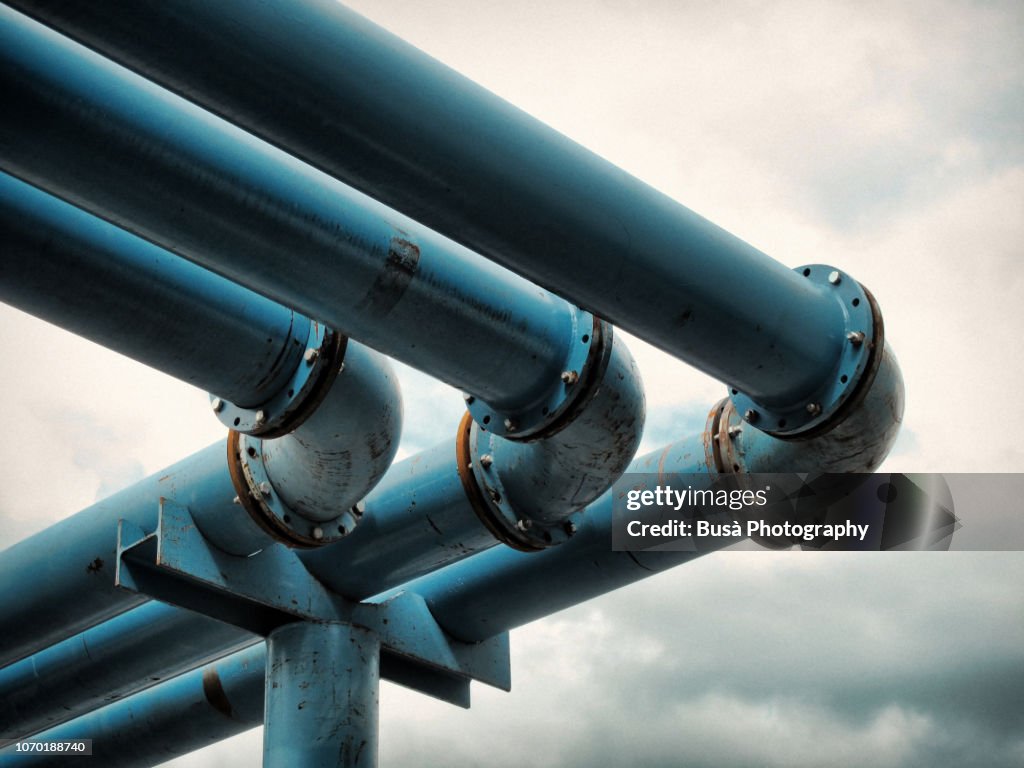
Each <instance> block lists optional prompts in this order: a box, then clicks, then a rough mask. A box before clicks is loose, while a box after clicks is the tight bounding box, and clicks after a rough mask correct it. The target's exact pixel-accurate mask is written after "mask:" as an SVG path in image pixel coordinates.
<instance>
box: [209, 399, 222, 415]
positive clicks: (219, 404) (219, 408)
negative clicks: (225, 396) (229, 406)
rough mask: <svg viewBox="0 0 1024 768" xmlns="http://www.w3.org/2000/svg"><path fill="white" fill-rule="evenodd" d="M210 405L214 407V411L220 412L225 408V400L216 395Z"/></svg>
mask: <svg viewBox="0 0 1024 768" xmlns="http://www.w3.org/2000/svg"><path fill="white" fill-rule="evenodd" d="M210 407H211V408H213V412H214V413H220V412H221V411H223V410H224V401H223V400H221V399H220V398H219V397H215V398H213V400H211V401H210Z"/></svg>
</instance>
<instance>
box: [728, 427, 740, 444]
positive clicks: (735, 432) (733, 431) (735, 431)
mask: <svg viewBox="0 0 1024 768" xmlns="http://www.w3.org/2000/svg"><path fill="white" fill-rule="evenodd" d="M728 431H729V437H731V438H732V439H734V440H735V439H736V438H737V437H738V436H739V434H740V432H742V431H743V427H740V426H737V425H735V424H734V425H733V426H731V427H729V430H728Z"/></svg>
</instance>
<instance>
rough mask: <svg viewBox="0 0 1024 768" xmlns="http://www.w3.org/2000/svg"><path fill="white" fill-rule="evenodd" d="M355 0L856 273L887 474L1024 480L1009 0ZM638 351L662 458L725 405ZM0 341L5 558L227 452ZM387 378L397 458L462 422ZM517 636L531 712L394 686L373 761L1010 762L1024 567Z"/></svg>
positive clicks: (229, 751) (788, 574)
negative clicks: (868, 312) (398, 410)
mask: <svg viewBox="0 0 1024 768" xmlns="http://www.w3.org/2000/svg"><path fill="white" fill-rule="evenodd" d="M350 5H352V6H353V7H355V8H356V9H357V10H360V11H361V12H363V13H365V14H367V15H369V16H370V17H371V18H372V19H374V20H375V21H377V22H378V23H380V24H382V25H383V26H385V27H387V28H388V29H391V30H392V31H394V32H396V33H398V34H399V35H401V36H403V37H405V38H406V39H407V40H409V41H410V42H412V43H414V44H415V45H417V46H419V47H421V48H423V49H424V50H426V51H427V52H429V53H431V54H432V55H434V56H436V57H438V58H440V59H441V60H443V61H445V62H446V63H448V64H450V65H451V66H453V67H455V68H456V69H458V70H459V71H461V72H463V73H464V74H466V75H468V76H469V77H471V78H473V79H475V80H477V81H478V82H480V83H481V84H483V85H485V86H486V87H488V88H490V89H492V90H493V91H495V92H497V93H498V94H499V95H501V96H503V97H505V98H507V99H508V100H510V101H512V102H513V103H515V104H517V105H518V106H520V107H522V108H524V109H525V110H527V111H528V112H530V113H532V114H534V115H536V116H537V117H539V118H540V119H542V120H544V121H545V122H547V123H548V124H550V125H552V126H554V127H555V128H557V129H558V130H560V131H562V132H564V133H566V134H567V135H569V136H570V137H572V138H574V139H575V140H577V141H579V142H580V143H582V144H584V145H586V146H587V147H589V148H591V149H593V150H595V151H596V152H598V153H599V154H601V155H603V156H604V157H606V158H608V159H610V160H611V161H613V162H615V163H616V164H618V165H620V166H622V167H623V168H625V169H627V170H628V171H630V172H631V173H633V174H635V175H637V176H638V177H640V178H642V179H644V180H645V181H647V182H648V183H650V184H652V185H654V186H655V187H657V188H659V189H661V190H663V191H664V192H666V193H668V194H670V195H671V196H673V197H675V198H676V199H678V200H679V201H681V202H683V203H684V204H686V205H688V206H690V207H691V208H693V209H694V210H696V211H697V212H699V213H701V214H702V215H704V216H706V217H708V218H710V219H711V220H712V221H715V222H716V223H718V224H720V225H722V226H724V227H725V228H727V229H729V230H731V231H732V232H734V233H735V234H737V235H739V236H740V237H742V238H744V239H745V240H747V241H749V242H751V243H753V244H754V245H755V246H757V247H759V248H760V249H762V250H764V251H766V252H768V253H769V254H771V255H773V256H774V257H775V258H777V259H779V260H781V261H783V262H784V263H786V264H789V265H791V266H796V265H798V264H803V263H812V262H828V263H832V264H835V265H837V266H839V267H841V268H842V269H844V270H847V271H848V272H850V273H851V274H853V275H854V276H855V277H857V278H858V279H859V280H861V281H862V282H863V283H865V284H866V285H867V286H868V287H869V288H870V289H871V290H872V291H873V292H874V293H875V295H876V296H877V298H878V300H879V302H880V303H881V306H882V309H883V312H884V314H885V322H886V335H887V339H888V341H889V342H890V343H891V345H892V347H893V348H894V350H895V351H896V353H897V355H898V356H899V358H900V360H901V363H902V365H903V370H904V376H905V379H906V382H907V393H908V394H907V413H906V420H905V423H904V429H903V433H902V436H901V438H900V440H899V442H898V443H897V446H896V449H895V450H894V452H893V454H892V455H891V456H890V459H889V460H888V462H887V463H886V465H885V467H884V469H887V470H890V471H914V472H993V471H995V472H1017V471H1019V470H1020V467H1021V463H1022V458H1024V449H1022V448H1021V444H1020V442H1018V441H1017V440H1016V438H1017V433H1016V429H1017V427H1018V425H1019V424H1020V419H1019V417H1018V416H1017V411H1018V404H1017V402H1016V397H1018V396H1019V395H1020V394H1021V392H1022V387H1021V384H1020V382H1021V380H1022V377H1024V364H1022V361H1024V356H1022V354H1021V352H1020V349H1021V346H1022V341H1021V334H1022V327H1024V323H1022V320H1024V309H1022V306H1024V303H1022V302H1021V300H1020V299H1021V296H1022V295H1024V290H1022V289H1024V278H1022V277H1021V275H1022V273H1021V270H1020V268H1019V263H1020V257H1021V252H1022V245H1021V244H1022V243H1024V135H1022V127H1024V119H1022V117H1024V115H1022V111H1024V88H1022V85H1024V83H1022V75H1024V55H1022V53H1021V51H1024V39H1022V38H1024V34H1022V32H1024V6H1022V5H1021V4H1020V3H1016V2H1006V3H983V2H917V3H893V2H877V3H876V2H848V3H839V2H831V3H828V2H806V3H799V2H794V3H787V2H765V3H758V2H740V1H738V0H730V2H725V3H723V2H671V1H669V0H665V1H663V2H662V1H655V0H637V1H636V2H596V1H595V2H568V1H567V0H546V1H545V2H514V3H513V2H507V0H503V1H502V2H491V1H489V0H488V1H487V2H467V1H466V0H453V1H452V2H446V3H440V2H423V1H422V0H420V1H419V2H412V1H409V2H398V1H394V0H374V1H373V2H370V0H359V1H358V2H353V3H350ZM630 346H631V349H632V350H633V351H634V353H635V354H636V355H637V357H638V359H639V362H640V365H641V369H642V373H643V375H644V378H645V382H646V385H647V392H648V403H649V406H650V407H649V414H648V428H647V434H646V436H645V441H644V449H645V450H649V449H653V448H656V447H658V446H660V445H663V444H665V443H667V442H670V441H671V440H673V439H676V438H678V437H681V436H683V435H685V434H688V433H690V432H692V431H694V430H695V429H699V428H700V427H701V426H702V422H703V418H704V414H706V412H707V409H708V407H709V406H710V404H711V403H712V402H713V401H714V400H716V399H717V398H719V397H721V396H722V394H723V393H724V390H723V387H722V385H720V384H718V383H717V382H714V381H711V380H709V379H707V378H706V377H704V376H702V375H700V374H697V373H695V372H692V371H691V370H690V369H688V368H687V367H686V366H685V365H683V364H681V363H678V362H676V361H674V360H671V359H669V358H667V357H666V356H664V355H662V354H660V353H657V352H654V351H653V350H651V349H650V348H649V347H647V346H646V345H644V344H642V343H640V342H638V341H636V340H630ZM0 350H2V351H3V353H4V359H5V360H7V361H8V363H7V364H6V365H3V366H0V401H2V402H3V403H4V406H5V427H6V429H5V431H6V435H5V439H4V440H3V441H0V468H2V469H0V473H2V474H0V546H6V545H8V544H10V543H12V542H14V541H16V540H19V539H20V538H22V537H24V536H25V535H28V534H29V533H31V532H33V531H36V530H39V529H41V528H43V527H45V526H46V525H48V524H50V523H52V522H54V521H56V520H59V519H61V518H63V517H66V516H68V515H69V514H71V513H73V512H75V511H77V510H78V509H80V508H82V507H84V506H87V505H89V504H90V503H92V502H93V501H95V500H96V499H97V498H101V497H103V496H106V495H108V494H109V493H110V492H112V491H113V490H116V489H117V488H120V487H123V486H125V485H127V484H129V483H131V482H134V481H135V480H138V479H140V478H141V477H143V476H144V475H146V474H149V473H151V472H154V471H157V470H158V469H160V468H161V467H162V466H165V465H167V464H170V463H172V462H174V461H176V460H177V459H179V458H181V457H183V456H185V455H187V454H190V453H192V452H194V451H195V450H197V449H198V448H200V447H203V446H205V445H207V444H209V443H211V442H213V441H215V440H217V439H220V438H221V437H222V436H223V430H222V428H221V427H220V425H219V423H218V422H217V421H216V420H215V419H214V418H213V417H212V416H211V415H210V413H209V408H208V406H207V400H206V395H205V394H204V393H200V392H198V391H195V390H192V389H190V388H189V387H187V386H185V385H183V384H179V383H177V382H175V381H173V380H171V379H169V378H167V377H165V376H163V375H161V374H158V373H156V372H153V371H150V370H147V369H144V368H143V367H142V366H140V365H138V364H135V363H132V362H131V361H127V360H125V359H123V358H120V357H118V356H117V355H115V354H113V353H110V352H107V351H105V350H101V349H99V348H97V347H95V346H93V345H91V344H89V343H86V342H82V341H81V340H78V339H75V338H73V337H71V336H69V335H68V334H66V333H64V332H62V331H60V330H58V329H55V328H52V327H50V326H47V325H45V324H44V323H41V322H39V321H37V320H34V319H31V318H28V317H27V316H25V315H22V314H20V313H18V312H16V311H14V310H11V309H9V308H7V307H3V306H0ZM401 373H402V380H403V386H404V395H405V400H406V433H405V437H404V442H403V449H402V452H403V455H408V454H410V453H413V452H415V451H417V450H420V449H422V448H424V447H427V446H429V445H432V444H434V443H436V442H438V441H439V440H441V439H444V438H446V437H447V436H449V435H450V434H452V433H453V431H454V427H455V424H456V423H457V420H458V418H459V415H460V413H461V410H462V402H461V398H460V397H459V396H458V394H457V393H455V392H454V391H452V390H450V389H449V388H447V387H445V386H443V385H440V384H437V383H436V382H433V381H432V380H430V379H428V378H426V377H424V376H422V375H419V374H415V373H413V372H411V371H409V370H408V369H405V368H402V369H401ZM438 424H444V425H447V426H445V427H444V428H443V429H439V428H438V427H437V425H438ZM1007 502H1008V503H1010V502H1011V500H1007ZM1012 502H1014V503H1016V500H1012ZM964 522H965V525H970V520H965V521H964ZM512 644H513V680H514V690H513V692H512V693H501V692H497V691H492V690H489V689H486V688H484V687H482V686H474V706H473V708H472V709H471V710H469V711H463V710H460V709H456V708H454V707H451V706H449V705H445V704H441V703H439V702H435V701H433V700H430V699H427V698H425V697H424V696H421V695H419V694H415V693H411V692H409V691H406V690H403V689H400V688H397V687H395V686H392V685H390V684H384V686H383V696H382V710H381V764H382V765H384V766H388V765H400V764H405V765H410V764H411V765H425V766H435V765H436V766H477V765H479V766H484V765H488V766H521V765H537V766H566V767H572V768H575V767H576V766H579V767H580V768H583V767H584V766H597V765H616V766H617V765H635V766H652V767H653V766H675V765H687V766H822V765H875V766H920V765H927V766H936V767H941V766H954V765H956V766H971V765H977V766H1019V765H1022V764H1024V714H1022V713H1024V693H1022V692H1024V556H1021V555H1020V554H1018V553H950V554H945V553H930V554H906V555H896V554H886V555H880V554H876V555H863V554H862V555H855V554H848V555H842V556H835V555H832V556H813V555H809V554H803V553H800V554H797V553H778V554H761V553H752V554H739V553H731V554H720V555H717V556H712V557H707V558H704V559H703V560H700V561H698V562H696V563H694V564H690V565H688V566H685V567H682V568H679V569H677V570H676V571H674V572H669V573H667V574H663V575H661V576H658V577H655V578H652V579H649V580H647V581H646V582H642V583H639V584H637V585H634V586H633V587H631V588H628V589H625V590H622V591H620V592H618V593H615V594H611V595H608V596H605V597H603V598H600V599H598V600H595V601H592V602H590V603H587V604H584V605H581V606H579V607H577V608H574V609H571V610H569V611H565V612H563V613H561V614H558V615H556V616H554V617H551V618H549V619H547V620H544V621H541V622H538V623H536V624H533V625H531V626H529V627H526V628H523V629H520V630H517V631H515V632H514V633H513V635H512ZM260 748H261V747H260V731H258V730H257V731H252V732H250V733H248V734H245V735H243V736H241V737H237V738H235V739H232V740H230V741H228V742H224V743H222V744H221V745H218V746H217V747H214V748H211V749H208V750H205V751H203V752H199V753H196V754H194V755H191V756H189V757H187V758H183V759H181V760H179V761H176V762H173V763H170V764H168V765H174V766H201V767H203V768H206V767H209V768H213V767H214V766H222V767H223V768H235V767H236V766H237V767H241V766H251V765H254V764H258V760H259V754H260Z"/></svg>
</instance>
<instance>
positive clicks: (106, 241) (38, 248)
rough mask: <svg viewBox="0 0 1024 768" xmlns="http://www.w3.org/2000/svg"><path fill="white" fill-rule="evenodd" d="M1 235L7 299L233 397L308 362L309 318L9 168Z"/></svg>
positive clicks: (270, 387)
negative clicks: (15, 174) (39, 186)
mask: <svg viewBox="0 0 1024 768" xmlns="http://www.w3.org/2000/svg"><path fill="white" fill-rule="evenodd" d="M0 238H2V240H3V243H4V259H3V263H2V264H0V301H3V302H4V303H6V304H10V305H11V306H14V307H17V308H18V309H21V310H23V311H25V312H28V313H30V314H33V315H35V316H36V317H39V318H42V319H44V320H46V321H48V322H51V323H54V324H56V325H59V326H61V327H62V328H64V329H66V330H68V331H71V332H72V333H76V334H78V335H79V336H84V337H85V338H87V339H89V340H91V341H94V342H96V343H97V344H102V345H103V346H105V347H110V348H112V349H116V350H117V351H118V352H120V353H122V354H124V355H127V356H128V357H131V358H132V359H134V360H137V361H139V362H141V363H145V364H146V365H149V366H151V367H153V368H156V369H157V370H160V371H163V372H164V373H167V374H169V375H171V376H174V377H175V378H178V379H181V380H182V381H185V382H187V383H189V384H193V385H195V386H197V387H200V388H202V389H205V390H206V391H208V392H213V393H215V394H217V395H219V396H220V397H223V398H226V399H228V400H231V401H232V402H237V403H239V404H241V405H245V406H249V405H259V404H261V403H263V402H265V401H266V400H268V399H269V398H270V397H271V396H272V395H274V394H275V393H276V392H278V391H279V390H280V389H281V388H282V387H283V386H284V384H285V383H286V382H287V381H288V379H289V377H290V376H291V374H292V371H293V370H294V369H295V366H296V365H298V364H299V361H300V360H301V357H302V352H303V350H304V349H305V345H306V335H308V332H309V323H308V321H307V320H306V319H305V318H303V317H300V316H296V315H295V313H293V312H292V311H291V310H290V309H287V308H286V307H283V306H281V305H280V304H275V303H274V302H272V301H269V300H268V299H265V298H263V297H262V296H260V295H259V294H256V293H254V292H253V291H250V290H248V289H247V288H243V287H241V286H240V285H236V284H235V283H232V282H231V281H230V280H225V279H224V278H222V277H220V276H218V275H215V274H214V273H212V272H209V271H207V270H205V269H203V268H201V267H198V266H196V265H195V264H191V263H189V262H187V261H185V260H184V259H181V258H179V257H177V256H175V255H174V254H171V253H168V252H167V251H165V250H163V249H161V248H158V247H156V246H155V245H152V244H151V243H147V242H146V241H145V240H142V239H140V238H138V237H135V236H133V235H130V234H129V233H127V232H125V231H124V230H121V229H118V228H117V227H115V226H113V225H112V224H109V223H107V222H105V221H102V220H101V219H98V218H96V217H95V216H91V215H89V214H87V213H85V212H84V211H82V210H79V209H78V208H75V207H74V206H72V205H69V204H67V203H65V202H63V201H62V200H58V199H57V198H55V197H52V196H51V195H48V194H46V193H45V192H42V191H40V190H38V189H36V188H35V187H32V186H30V185H28V184H26V183H25V182H23V181H19V180H18V179H15V178H13V177H11V176H8V175H7V174H5V173H0ZM168 318H174V322H168ZM300 345H301V346H300Z"/></svg>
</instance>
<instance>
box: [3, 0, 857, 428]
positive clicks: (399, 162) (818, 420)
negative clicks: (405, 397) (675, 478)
mask: <svg viewBox="0 0 1024 768" xmlns="http://www.w3.org/2000/svg"><path fill="white" fill-rule="evenodd" d="M10 4H11V5H14V6H16V7H18V8H20V9H22V10H23V11H24V12H25V13H28V14H30V15H32V16H33V17H35V18H37V19H40V20H41V21H43V22H45V23H46V24H49V25H51V26H52V27H53V28H55V29H58V30H60V31H62V32H64V33H65V34H67V35H69V36H71V37H73V38H75V39H77V40H80V41H81V42H83V43H84V44H86V45H88V46H89V47H90V48H92V49H94V50H97V51H100V52H101V53H103V54H104V55H106V56H109V57H111V58H112V59H114V60H117V61H120V62H121V63H122V64H124V65H125V66H127V67H129V68H130V69H132V70H134V71H136V72H140V73H142V74H143V75H145V76H146V77H148V78H150V79H151V80H153V81H155V82H158V83H161V84H162V85H164V86H165V87H167V88H169V89H170V90H172V91H174V92H177V93H179V94H182V95H183V96H184V97H186V98H187V99H189V100H191V101H193V102H195V103H197V104H199V105H202V106H203V107H205V108H207V109H209V110H211V111H213V112H215V113H217V114H220V115H222V116H223V117H225V118H226V119H228V120H230V121H232V122H233V123H235V124H237V125H239V126H242V127H243V128H245V129H246V130H248V131H251V132H252V133H253V134H255V135H257V136H260V137H262V138H264V139H265V140H267V141H269V142H270V143H271V144H274V145H275V146H278V147H281V148H283V149H285V150H287V151H288V152H290V153H292V154H293V155H295V156H297V157H299V158H302V159H303V160H305V161H306V162H308V163H310V164H311V165H313V166H315V167H317V168H320V169H322V170H323V171H325V172H326V173H329V174H331V175H332V176H333V177H335V178H337V179H340V180H342V181H344V182H346V183H347V184H351V185H352V186H353V187H355V188H356V189H358V190H361V191H362V192H364V193H365V194H367V195H370V196H371V197H373V198H375V199H377V200H379V201H381V202H383V203H384V204H386V205H389V206H392V207H393V208H395V209H397V210H399V211H402V212H403V213H405V214H407V215H408V216H410V217H412V218H414V219H416V220H417V221H421V222H423V223H424V224H425V225H426V226H428V227H431V228H432V229H434V230H436V231H437V232H440V233H442V234H444V235H445V236H447V237H450V238H452V239H453V240H455V241H457V242H459V243H461V244H462V245H465V246H466V247H468V248H471V249H473V250H474V251H476V252H478V253H480V254H482V255H483V256H485V257H486V258H488V259H492V260H494V261H496V262H498V263H501V264H504V265H505V266H506V267H508V268H510V269H512V270H514V271H516V272H519V273H520V274H522V275H524V276H526V277H528V278H529V279H531V280H533V281H534V282H536V283H538V284H539V285H542V286H544V287H546V288H548V289H549V290H551V291H554V292H555V293H559V294H561V295H563V296H565V297H566V298H568V299H569V300H570V301H572V302H574V303H576V304H578V305H579V306H581V307H584V308H586V309H588V310H590V311H592V312H595V313H596V314H599V315H600V316H601V317H603V318H605V319H607V320H608V321H610V322H612V323H614V324H615V325H618V326H620V327H622V328H623V329H625V330H628V331H630V332H631V333H634V334H636V335H637V336H639V337H640V338H642V339H644V340H646V341H648V342H651V343H652V344H654V345H655V346H658V347H660V348H661V349H663V350H666V351H667V352H669V353H670V354H673V355H675V356H676V357H678V358H680V359H683V360H686V361H687V362H689V363H690V364H692V365H694V366H695V367H697V368H698V369H700V370H702V371H704V372H706V373H708V374H710V375H711V376H713V377H715V378H716V379H718V380H720V381H722V382H725V383H727V385H728V386H729V387H731V388H732V389H734V390H736V394H735V395H733V397H734V398H735V400H736V408H737V411H738V412H739V414H741V416H745V414H747V412H748V411H749V412H751V414H752V416H753V418H754V420H755V421H754V423H755V425H756V426H757V427H758V428H759V429H761V430H763V431H766V432H769V433H772V434H777V435H787V434H793V435H795V434H799V433H801V432H804V431H814V430H816V429H818V428H819V427H821V426H822V425H825V424H827V423H829V422H830V421H831V420H832V419H833V418H836V419H841V418H843V417H842V413H841V412H842V410H843V403H844V402H845V401H846V400H848V399H849V397H850V396H851V393H852V392H853V391H854V390H855V389H856V388H857V387H858V386H859V384H858V378H859V377H860V376H861V375H863V372H862V370H857V371H855V372H854V373H852V374H851V372H850V371H849V370H847V368H848V367H849V363H850V360H849V357H850V355H849V349H848V341H847V336H848V335H849V334H857V333H868V334H870V331H871V329H870V328H869V327H860V326H858V325H851V324H850V322H849V321H850V317H849V312H848V309H849V305H848V304H844V303H843V302H842V301H839V300H837V299H838V298H840V297H839V296H838V293H839V291H837V290H835V289H836V288H837V287H839V286H843V287H844V288H845V287H853V286H854V281H852V280H850V279H849V277H848V276H846V275H845V274H843V273H841V272H839V271H838V270H833V269H832V268H829V267H820V266H816V265H812V266H814V269H813V273H814V274H813V276H812V279H810V280H808V279H806V278H805V275H804V274H803V272H804V269H805V268H803V267H801V268H799V269H798V270H796V271H794V270H790V269H788V268H787V267H785V266H784V265H782V264H780V263H778V262H776V261H774V260H772V259H771V258H769V257H768V256H766V255H765V254H764V253H762V252H760V251H759V250H757V249H755V248H753V247H752V246H750V245H748V244H747V243H745V242H743V241H742V240H740V239H739V238H737V237H735V236H733V235H731V234H730V233H728V232H726V231H724V230H722V229H721V228H719V227H717V226H715V225H714V224H712V223H711V222H709V221H707V220H705V219H704V218H702V217H700V216H699V215H697V214H696V213H694V212H693V211H691V210H689V209H688V208H685V207H684V206H682V205H680V204H679V203H677V202H675V201H674V200H672V199H670V198H669V197H667V196H666V195H664V194H663V193H661V192H658V191H657V190H655V189H653V188H651V187H650V186H648V185H646V184H644V183H643V182H641V181H639V180H638V179H636V178H634V177H632V176H630V175H629V174H627V173H626V172H624V171H622V170H621V169H619V168H617V167H615V166H613V165H612V164H611V163H609V162H608V161H606V160H604V159H602V158H600V157H598V156H596V155H595V154H593V153H592V152H590V151H588V150H587V149H585V148H584V147H581V146H580V145H578V144H576V143H574V142H573V141H571V140H569V139H568V138H566V137H565V136H563V135H561V134H559V133H558V132H556V131H555V130H553V129H552V128H550V127H548V126H546V125H544V124H543V123H542V122H540V121H539V120H537V119H535V118H533V117H531V116H529V115H527V114H526V113H524V112H523V111H521V110H519V109H517V108H516V107H514V106H512V105H510V104H508V103H507V102H505V101H503V100H502V99H500V98H498V97H497V96H495V95H494V94H492V93H490V92H488V91H487V90H486V89H484V88H482V87H481V86H479V85H477V84H475V83H473V82H471V81H470V80H468V79H467V78H465V77H463V76H462V75H460V74H458V73H457V72H455V71H453V70H452V69H450V68H448V67H447V66H445V65H443V64H441V63H440V62H438V61H436V60H435V59H433V58H431V57H430V56H428V55H427V54H425V53H423V52H422V51H419V50H417V49H416V48H414V47H413V46H411V45H409V44H408V43H406V42H405V41H403V40H401V39H400V38H398V37H396V36H395V35H393V34H391V33H389V32H387V31H386V30H384V29H382V28H380V27H379V26H377V25H375V24H373V23H371V22H369V21H368V20H366V19H365V18H363V17H361V16H360V15H358V14H356V13H355V12H353V11H351V10H349V9H347V8H345V7H343V6H341V5H339V4H337V3H333V2H324V1H323V0H237V2H234V3H230V4H223V3H207V2H202V0H179V2H176V3H174V4H173V6H171V5H168V4H167V3H164V2H161V1H160V0H131V2H130V3H129V6H130V10H131V12H130V13H126V12H124V10H123V8H122V7H121V6H118V7H117V8H114V7H112V6H108V5H105V4H95V3H93V4H71V3H55V2H49V1H48V0H10ZM844 298H846V299H847V301H848V300H849V299H850V297H844ZM861 300H863V299H861ZM342 327H344V324H342ZM353 335H355V336H357V337H358V334H357V333H355V332H354V331H353ZM389 353H390V351H389ZM854 362H855V361H854ZM854 367H856V366H854ZM844 376H845V377H846V381H842V382H841V381H840V379H841V378H842V377H844ZM470 389H471V388H470ZM477 394H481V395H483V394H485V393H484V392H482V391H481V392H479V393H477ZM780 424H783V425H780Z"/></svg>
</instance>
